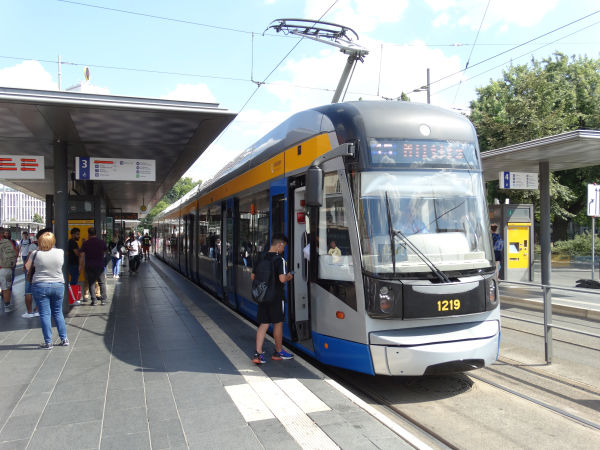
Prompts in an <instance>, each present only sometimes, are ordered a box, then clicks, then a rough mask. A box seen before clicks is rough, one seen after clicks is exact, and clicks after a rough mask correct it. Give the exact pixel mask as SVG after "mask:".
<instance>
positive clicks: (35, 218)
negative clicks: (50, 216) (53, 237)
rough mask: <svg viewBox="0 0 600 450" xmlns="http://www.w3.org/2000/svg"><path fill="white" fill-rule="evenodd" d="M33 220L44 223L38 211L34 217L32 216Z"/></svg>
mask: <svg viewBox="0 0 600 450" xmlns="http://www.w3.org/2000/svg"><path fill="white" fill-rule="evenodd" d="M31 221H32V222H35V223H44V219H43V218H42V216H40V215H39V214H38V213H35V214H34V215H33V217H32V218H31Z"/></svg>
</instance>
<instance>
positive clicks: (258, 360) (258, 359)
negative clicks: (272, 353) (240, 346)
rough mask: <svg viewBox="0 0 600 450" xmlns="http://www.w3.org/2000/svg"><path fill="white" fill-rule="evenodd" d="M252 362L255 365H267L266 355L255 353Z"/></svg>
mask: <svg viewBox="0 0 600 450" xmlns="http://www.w3.org/2000/svg"><path fill="white" fill-rule="evenodd" d="M252 362H253V363H254V364H265V363H266V362H267V361H266V360H265V355H264V354H263V353H258V352H255V353H254V357H253V358H252Z"/></svg>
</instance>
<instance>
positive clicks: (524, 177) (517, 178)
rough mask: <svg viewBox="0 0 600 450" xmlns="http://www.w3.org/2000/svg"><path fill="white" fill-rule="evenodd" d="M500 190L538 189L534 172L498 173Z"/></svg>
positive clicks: (536, 175) (536, 176)
mask: <svg viewBox="0 0 600 450" xmlns="http://www.w3.org/2000/svg"><path fill="white" fill-rule="evenodd" d="M499 179H500V189H534V190H535V189H539V183H538V174H537V173H535V172H500V175H499Z"/></svg>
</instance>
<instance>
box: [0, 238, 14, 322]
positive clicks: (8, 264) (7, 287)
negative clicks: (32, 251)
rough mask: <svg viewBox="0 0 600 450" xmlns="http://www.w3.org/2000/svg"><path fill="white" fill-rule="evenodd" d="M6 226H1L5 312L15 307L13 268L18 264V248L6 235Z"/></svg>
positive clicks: (0, 269) (0, 263)
mask: <svg viewBox="0 0 600 450" xmlns="http://www.w3.org/2000/svg"><path fill="white" fill-rule="evenodd" d="M5 231H8V230H6V229H4V228H0V289H2V300H3V301H4V312H5V313H8V312H12V311H14V309H15V307H14V306H13V305H11V303H10V297H11V295H12V282H13V270H14V268H15V265H16V264H17V250H16V248H15V246H14V245H13V243H12V242H11V240H10V239H7V238H6V237H5V236H4V233H5Z"/></svg>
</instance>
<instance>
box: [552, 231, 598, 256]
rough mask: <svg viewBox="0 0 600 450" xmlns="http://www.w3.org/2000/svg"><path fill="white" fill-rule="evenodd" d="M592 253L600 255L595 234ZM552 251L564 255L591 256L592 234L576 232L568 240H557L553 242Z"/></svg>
mask: <svg viewBox="0 0 600 450" xmlns="http://www.w3.org/2000/svg"><path fill="white" fill-rule="evenodd" d="M594 245H595V249H594V254H595V255H600V239H598V236H595V242H594ZM552 253H553V254H556V255H564V256H591V255H592V235H591V234H590V233H588V232H585V233H582V234H578V235H576V236H575V237H574V238H573V239H571V240H568V241H557V242H555V243H554V247H553V248H552Z"/></svg>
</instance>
